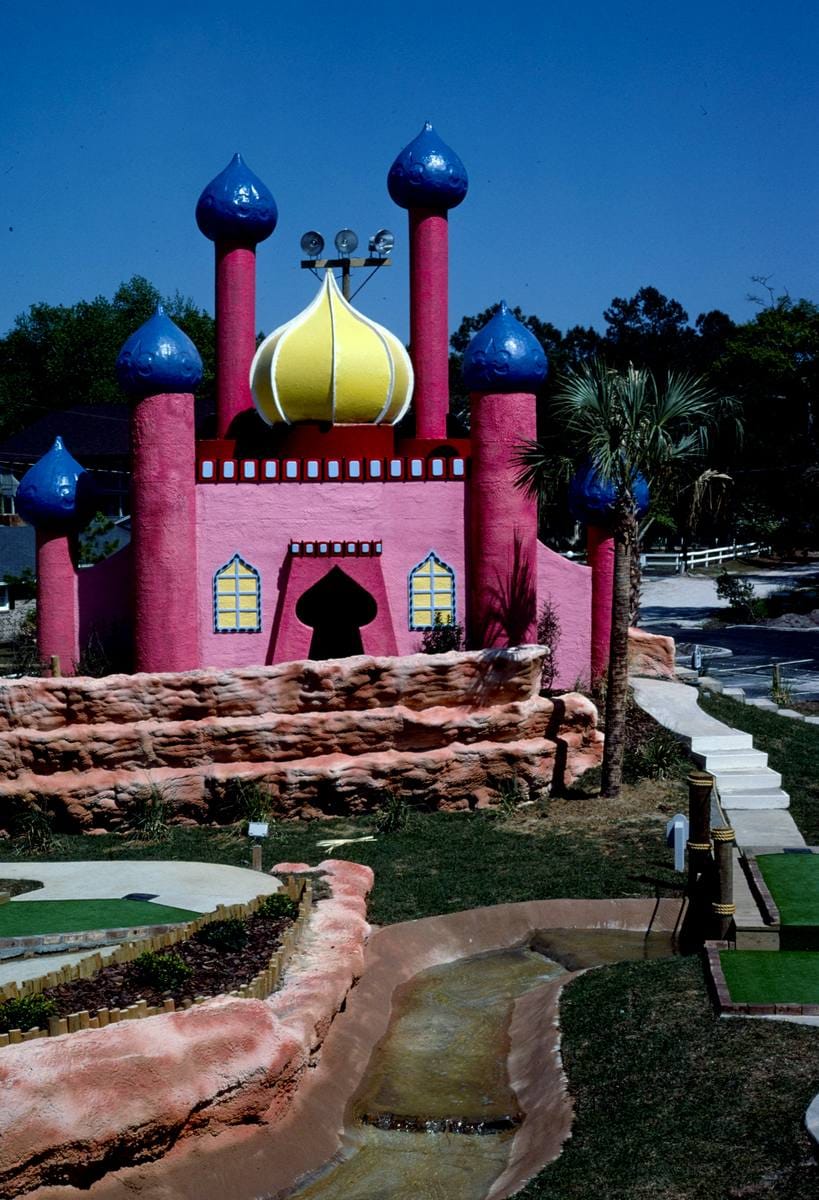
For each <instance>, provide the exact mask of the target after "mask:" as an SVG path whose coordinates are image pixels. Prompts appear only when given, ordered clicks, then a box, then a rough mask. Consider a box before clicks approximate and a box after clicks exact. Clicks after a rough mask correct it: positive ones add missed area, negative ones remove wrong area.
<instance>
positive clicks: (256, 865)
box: [250, 842, 262, 871]
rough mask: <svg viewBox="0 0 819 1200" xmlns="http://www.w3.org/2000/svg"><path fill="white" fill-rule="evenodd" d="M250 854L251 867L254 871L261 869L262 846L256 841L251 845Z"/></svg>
mask: <svg viewBox="0 0 819 1200" xmlns="http://www.w3.org/2000/svg"><path fill="white" fill-rule="evenodd" d="M250 856H251V861H250V865H251V868H252V869H253V870H254V871H261V869H262V848H261V846H260V845H259V844H258V842H257V843H256V844H255V845H254V846H252V847H251V851H250Z"/></svg>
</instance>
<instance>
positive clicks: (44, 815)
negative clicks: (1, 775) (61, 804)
mask: <svg viewBox="0 0 819 1200" xmlns="http://www.w3.org/2000/svg"><path fill="white" fill-rule="evenodd" d="M5 808H6V810H5V812H4V813H3V816H2V823H3V824H4V825H5V827H6V829H7V830H8V832H9V834H10V835H11V840H12V846H13V848H14V853H15V856H17V855H20V856H25V855H29V854H31V855H43V854H45V853H46V852H50V851H51V850H52V848H53V846H54V842H55V839H54V818H53V815H52V813H51V812H50V811H49V809H47V808H45V807H42V806H41V805H39V804H37V803H35V802H34V801H28V800H25V799H23V798H22V797H21V798H19V799H10V800H7V801H6V806H5Z"/></svg>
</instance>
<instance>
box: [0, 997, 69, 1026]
mask: <svg viewBox="0 0 819 1200" xmlns="http://www.w3.org/2000/svg"><path fill="white" fill-rule="evenodd" d="M56 1012H57V1005H56V1004H55V1003H54V1001H53V1000H50V999H48V997H46V996H42V995H37V996H18V997H16V998H15V999H13V1000H4V1001H3V1003H2V1004H0V1033H8V1032H9V1030H10V1029H21V1030H22V1031H23V1033H25V1032H26V1031H27V1030H29V1029H34V1028H35V1027H36V1028H38V1029H45V1028H46V1027H47V1025H48V1018H49V1017H53V1016H55V1015H56Z"/></svg>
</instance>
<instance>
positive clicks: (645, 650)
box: [628, 629, 676, 679]
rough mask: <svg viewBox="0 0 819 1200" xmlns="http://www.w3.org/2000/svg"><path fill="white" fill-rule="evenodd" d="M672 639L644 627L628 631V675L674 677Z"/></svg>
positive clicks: (650, 677) (649, 677) (655, 677)
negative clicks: (650, 631)
mask: <svg viewBox="0 0 819 1200" xmlns="http://www.w3.org/2000/svg"><path fill="white" fill-rule="evenodd" d="M674 655H675V649H674V639H673V638H671V637H664V636H663V635H662V634H659V633H646V631H645V629H629V631H628V670H629V675H640V676H643V677H644V678H647V679H676V671H675V667H674Z"/></svg>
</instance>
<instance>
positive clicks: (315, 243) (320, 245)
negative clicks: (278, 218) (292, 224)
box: [301, 229, 324, 258]
mask: <svg viewBox="0 0 819 1200" xmlns="http://www.w3.org/2000/svg"><path fill="white" fill-rule="evenodd" d="M301 248H302V251H303V252H304V253H305V254H306V255H307V257H308V258H318V257H319V255H320V254H321V252H322V250H323V249H324V238H323V237H322V236H321V234H320V233H316V231H315V229H308V230H307V233H304V234H302V238H301Z"/></svg>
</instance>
